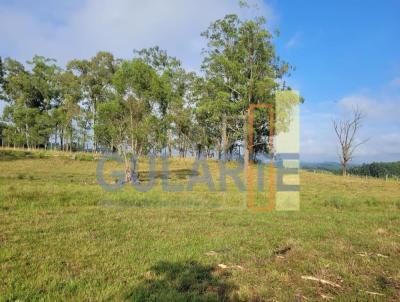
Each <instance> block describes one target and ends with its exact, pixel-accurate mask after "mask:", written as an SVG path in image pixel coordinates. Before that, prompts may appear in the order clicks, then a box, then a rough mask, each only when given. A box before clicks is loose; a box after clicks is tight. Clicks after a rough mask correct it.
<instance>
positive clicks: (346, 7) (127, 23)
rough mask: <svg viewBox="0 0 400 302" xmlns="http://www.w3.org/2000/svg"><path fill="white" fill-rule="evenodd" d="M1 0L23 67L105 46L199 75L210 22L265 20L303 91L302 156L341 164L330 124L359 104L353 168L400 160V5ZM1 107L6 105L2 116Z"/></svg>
mask: <svg viewBox="0 0 400 302" xmlns="http://www.w3.org/2000/svg"><path fill="white" fill-rule="evenodd" d="M237 3H238V1H237V0H218V1H215V0H202V1H198V0H169V1H165V0H147V1H142V0H113V1H111V0H59V1H52V0H36V1H29V0H14V1H6V0H0V37H1V42H0V56H1V57H12V58H14V59H18V60H20V61H27V60H29V59H30V58H32V57H33V56H34V55H35V54H39V55H43V56H47V57H52V58H55V59H57V60H58V62H59V63H60V64H61V65H64V64H65V63H66V62H68V61H69V60H70V59H73V58H90V57H91V56H93V55H94V54H95V53H96V52H97V51H99V50H106V51H111V52H113V53H114V54H115V56H117V57H120V58H131V57H132V51H133V49H140V48H145V47H151V46H154V45H159V46H160V47H161V48H163V49H166V50H167V51H168V53H169V54H170V55H173V56H176V57H178V58H179V59H181V60H182V62H183V64H184V66H185V67H186V68H188V69H191V70H195V71H197V70H199V67H200V64H201V60H202V57H201V50H202V48H204V47H205V41H204V39H203V38H202V37H201V36H200V33H201V32H202V31H204V30H205V29H206V28H207V26H208V25H209V24H210V22H211V21H213V20H216V19H218V18H222V17H223V16H224V15H225V14H227V13H237V14H239V15H240V16H242V17H243V18H249V17H252V16H254V15H263V16H265V17H266V19H267V21H268V29H269V30H271V31H275V30H276V29H278V30H279V32H280V34H279V36H278V37H276V38H275V39H274V44H275V45H276V50H277V53H278V55H279V56H280V57H281V59H283V60H285V61H287V62H289V63H290V64H291V65H292V66H293V67H294V70H293V71H292V73H291V76H290V77H288V78H287V82H288V83H289V84H290V86H291V87H292V88H294V89H296V90H298V91H299V93H300V94H301V95H302V96H303V97H304V99H305V103H304V104H303V105H301V159H302V160H303V161H311V162H320V161H337V141H336V138H335V136H334V131H333V127H332V120H334V119H343V118H347V117H348V116H349V114H350V113H351V110H352V108H354V107H355V106H358V107H359V108H361V110H362V111H363V112H364V113H365V119H364V121H363V127H362V130H361V132H360V135H359V139H360V140H364V139H368V141H367V143H365V144H364V145H362V146H361V147H360V148H359V149H358V150H357V152H356V153H355V158H354V161H355V162H357V163H361V162H371V161H393V160H400V39H399V37H400V1H399V0H384V1H377V0H374V1H372V0H347V1H345V0H336V1H313V0H265V1H264V0H253V1H251V3H252V4H255V6H256V7H257V9H256V8H254V6H253V8H252V9H248V10H245V11H243V10H241V9H239V6H238V5H237ZM3 106H4V104H0V110H1V108H2V107H3Z"/></svg>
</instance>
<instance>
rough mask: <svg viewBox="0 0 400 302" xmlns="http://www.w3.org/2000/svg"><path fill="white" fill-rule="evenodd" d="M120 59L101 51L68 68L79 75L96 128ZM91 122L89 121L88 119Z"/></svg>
mask: <svg viewBox="0 0 400 302" xmlns="http://www.w3.org/2000/svg"><path fill="white" fill-rule="evenodd" d="M119 64H120V60H117V59H115V58H114V56H113V54H111V53H109V52H104V51H100V52H98V53H97V54H96V55H95V56H94V57H93V58H91V59H90V60H72V61H70V62H69V63H68V64H67V69H68V70H70V71H72V72H73V73H74V74H76V75H77V76H78V77H79V80H80V83H81V87H82V94H83V97H84V99H85V102H84V105H85V106H86V107H87V108H89V111H90V113H91V114H90V115H86V117H87V118H88V119H90V122H91V126H92V128H93V129H94V128H95V125H96V121H97V107H98V105H99V104H101V103H104V102H106V101H107V100H109V99H110V97H111V95H112V79H113V76H114V74H115V72H116V71H117V70H118V67H119ZM88 122H89V121H88ZM92 140H93V150H94V151H95V150H96V149H97V138H96V133H95V132H94V135H93V138H92Z"/></svg>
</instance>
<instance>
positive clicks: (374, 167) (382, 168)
mask: <svg viewBox="0 0 400 302" xmlns="http://www.w3.org/2000/svg"><path fill="white" fill-rule="evenodd" d="M349 173H351V174H352V175H360V176H371V177H377V178H385V177H387V176H390V177H393V176H395V177H400V161H398V162H388V163H381V162H373V163H370V164H362V165H360V166H356V167H353V168H350V169H349Z"/></svg>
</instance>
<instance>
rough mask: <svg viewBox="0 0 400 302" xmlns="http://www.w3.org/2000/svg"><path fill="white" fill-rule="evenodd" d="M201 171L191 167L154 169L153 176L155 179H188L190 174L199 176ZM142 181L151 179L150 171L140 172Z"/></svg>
mask: <svg viewBox="0 0 400 302" xmlns="http://www.w3.org/2000/svg"><path fill="white" fill-rule="evenodd" d="M198 175H199V172H198V171H195V170H191V169H174V170H170V171H161V170H160V171H154V172H153V175H152V177H154V178H155V179H166V178H167V179H187V178H188V177H190V176H198ZM139 180H140V181H149V180H150V173H149V172H148V171H140V172H139Z"/></svg>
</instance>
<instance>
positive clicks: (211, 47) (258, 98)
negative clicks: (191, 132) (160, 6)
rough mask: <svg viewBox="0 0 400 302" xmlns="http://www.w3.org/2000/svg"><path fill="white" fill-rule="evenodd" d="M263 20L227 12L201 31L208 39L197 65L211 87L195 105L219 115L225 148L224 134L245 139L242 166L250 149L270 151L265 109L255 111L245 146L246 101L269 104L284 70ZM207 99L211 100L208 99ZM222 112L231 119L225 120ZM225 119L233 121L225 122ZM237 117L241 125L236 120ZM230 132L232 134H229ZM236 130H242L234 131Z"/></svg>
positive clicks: (285, 71)
mask: <svg viewBox="0 0 400 302" xmlns="http://www.w3.org/2000/svg"><path fill="white" fill-rule="evenodd" d="M265 22H266V20H265V19H264V18H262V17H258V18H255V19H252V20H245V21H242V20H240V19H239V17H238V16H237V15H227V16H225V17H224V18H223V19H221V20H217V21H215V22H213V23H212V24H211V25H210V27H209V28H208V29H207V31H205V32H204V33H203V36H204V37H205V38H206V39H207V40H208V49H207V51H206V57H205V58H204V61H203V66H202V68H203V70H204V72H205V74H206V80H207V81H209V82H210V84H211V85H212V86H214V88H213V89H211V91H213V92H212V94H211V95H210V94H207V93H206V95H208V96H211V97H206V98H204V99H203V100H202V101H201V102H202V103H203V104H202V105H200V108H201V107H206V108H213V109H212V110H209V114H211V115H214V116H216V117H218V118H219V124H220V125H222V128H221V130H220V137H221V144H222V141H223V145H224V146H223V149H224V150H223V151H224V152H226V148H227V147H228V143H227V137H229V136H231V137H232V138H233V139H234V140H237V139H238V138H240V139H241V140H242V141H243V142H244V146H245V148H244V151H245V152H244V161H245V165H246V166H247V163H248V161H249V157H250V154H249V151H250V150H251V149H252V150H254V151H257V150H259V149H262V148H261V147H262V146H264V149H263V150H266V151H269V150H267V145H266V140H265V137H268V136H269V135H270V133H269V131H270V127H269V126H268V121H267V119H266V118H265V117H266V116H267V114H266V112H265V111H264V112H262V113H260V114H257V116H256V119H255V125H254V129H255V130H256V133H255V141H254V145H253V146H250V144H249V140H248V137H247V121H248V108H249V105H250V104H268V103H269V104H273V103H274V92H275V91H277V90H278V89H279V84H278V82H277V79H280V78H282V76H283V75H284V74H286V73H287V72H288V69H289V66H288V65H287V64H286V63H282V62H280V60H279V58H278V57H277V56H276V54H275V49H274V46H273V44H272V38H273V36H272V34H271V33H270V32H269V31H268V30H267V29H266V28H265ZM210 102H211V103H212V104H207V103H210ZM226 116H230V117H232V118H231V119H227V118H225V117H226ZM262 117H264V118H262ZM229 120H231V121H232V124H229ZM239 120H240V121H241V125H240V126H239V125H238V123H237V121H239ZM239 129H240V130H239ZM242 129H243V130H244V131H241V130H242ZM231 131H233V132H234V133H233V134H229V132H231ZM238 131H239V132H241V134H239V135H235V132H238ZM225 133H226V135H225ZM223 134H224V135H223ZM223 136H226V137H225V138H223ZM257 148H258V149H257Z"/></svg>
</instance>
